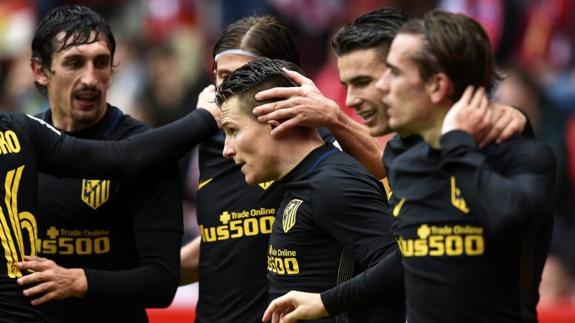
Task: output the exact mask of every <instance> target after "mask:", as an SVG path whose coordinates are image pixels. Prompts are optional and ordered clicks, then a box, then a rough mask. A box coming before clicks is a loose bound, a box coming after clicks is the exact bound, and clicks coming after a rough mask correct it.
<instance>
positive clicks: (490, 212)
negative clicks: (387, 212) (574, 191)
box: [385, 131, 555, 323]
mask: <svg viewBox="0 0 575 323" xmlns="http://www.w3.org/2000/svg"><path fill="white" fill-rule="evenodd" d="M385 160H386V162H391V164H388V166H389V167H390V170H391V171H390V173H389V174H390V183H392V188H393V194H392V197H391V200H390V203H391V207H392V209H393V210H394V215H397V218H396V219H397V220H396V222H395V223H394V229H395V232H396V234H397V238H398V243H399V246H400V250H401V252H402V254H403V265H404V275H405V284H406V294H407V308H408V321H409V322H410V323H419V322H536V321H537V316H536V310H535V307H536V304H537V301H538V286H539V280H540V277H541V272H542V269H543V264H544V262H545V258H546V255H547V251H548V247H549V240H550V235H551V226H552V213H553V208H552V202H553V195H554V180H555V158H554V156H553V153H552V152H551V151H550V149H549V148H548V147H546V146H545V145H543V144H541V143H539V142H537V141H535V140H533V139H529V138H525V137H515V138H513V139H511V140H509V141H507V142H505V143H502V144H500V145H495V144H492V145H490V146H488V147H487V148H486V149H485V150H483V151H480V150H479V149H478V148H477V146H476V144H475V143H474V141H473V138H472V137H471V136H469V135H468V134H466V133H464V132H461V131H452V132H450V133H448V134H446V135H444V136H443V137H442V138H441V149H440V150H434V149H431V148H430V147H429V146H428V145H427V144H425V143H424V142H420V143H413V145H412V146H411V148H409V149H408V150H407V151H404V152H403V153H401V154H399V155H398V156H397V157H396V158H395V159H393V160H391V159H385Z"/></svg>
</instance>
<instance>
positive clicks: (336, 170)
mask: <svg viewBox="0 0 575 323" xmlns="http://www.w3.org/2000/svg"><path fill="white" fill-rule="evenodd" d="M309 176H310V183H311V189H312V193H313V194H314V195H315V196H321V197H324V198H325V199H326V200H328V201H331V203H336V204H337V203H338V202H343V201H344V200H345V199H346V198H349V197H351V196H354V197H355V198H363V197H362V196H360V195H362V194H363V196H365V197H367V198H369V197H370V196H374V195H381V194H383V192H384V190H383V185H382V183H381V182H380V181H379V180H378V179H376V178H375V177H373V176H372V175H371V174H370V173H369V172H368V171H367V170H366V169H365V168H364V167H363V166H362V165H361V164H360V163H359V162H358V161H357V160H355V159H354V158H353V157H351V156H349V155H348V154H346V153H344V152H341V151H338V152H337V153H335V154H334V155H332V156H330V157H329V158H327V159H326V160H324V161H323V162H322V163H321V164H320V165H318V167H317V168H316V169H315V170H314V171H312V172H311V173H310V174H309ZM381 196H385V195H381Z"/></svg>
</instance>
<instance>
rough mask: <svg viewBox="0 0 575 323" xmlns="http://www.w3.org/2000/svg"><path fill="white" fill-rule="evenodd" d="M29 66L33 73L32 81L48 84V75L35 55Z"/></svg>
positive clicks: (43, 84)
mask: <svg viewBox="0 0 575 323" xmlns="http://www.w3.org/2000/svg"><path fill="white" fill-rule="evenodd" d="M30 68H31V69H32V74H33V75H34V81H35V82H37V83H38V84H40V85H42V86H47V85H48V75H47V74H46V69H44V66H43V65H42V61H41V60H40V59H39V58H37V57H35V58H32V60H31V61H30Z"/></svg>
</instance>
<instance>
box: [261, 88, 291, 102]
mask: <svg viewBox="0 0 575 323" xmlns="http://www.w3.org/2000/svg"><path fill="white" fill-rule="evenodd" d="M301 94H302V92H301V88H300V87H274V88H271V89H267V90H264V91H261V92H258V93H256V95H255V98H256V100H257V101H266V100H271V99H287V98H289V97H292V96H296V95H301Z"/></svg>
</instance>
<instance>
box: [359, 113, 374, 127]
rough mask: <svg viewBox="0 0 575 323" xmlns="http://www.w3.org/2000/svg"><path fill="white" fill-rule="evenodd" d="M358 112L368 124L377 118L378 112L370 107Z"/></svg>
mask: <svg viewBox="0 0 575 323" xmlns="http://www.w3.org/2000/svg"><path fill="white" fill-rule="evenodd" d="M357 114H358V115H359V116H360V117H361V118H362V119H363V121H364V122H365V123H366V124H368V125H369V124H370V123H372V122H373V121H374V120H375V115H376V114H377V110H376V109H369V110H363V111H357Z"/></svg>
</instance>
